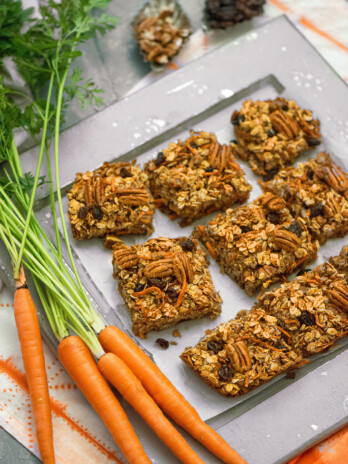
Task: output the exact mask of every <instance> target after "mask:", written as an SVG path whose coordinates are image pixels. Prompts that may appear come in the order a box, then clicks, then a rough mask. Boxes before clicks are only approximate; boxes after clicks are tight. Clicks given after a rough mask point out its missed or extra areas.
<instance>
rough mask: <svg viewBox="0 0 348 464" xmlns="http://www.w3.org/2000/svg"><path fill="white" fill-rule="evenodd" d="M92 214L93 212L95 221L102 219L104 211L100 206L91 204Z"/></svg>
mask: <svg viewBox="0 0 348 464" xmlns="http://www.w3.org/2000/svg"><path fill="white" fill-rule="evenodd" d="M92 214H93V217H94V219H96V220H97V221H100V220H101V219H103V216H104V213H103V211H102V209H101V207H100V206H98V205H95V206H93V209H92Z"/></svg>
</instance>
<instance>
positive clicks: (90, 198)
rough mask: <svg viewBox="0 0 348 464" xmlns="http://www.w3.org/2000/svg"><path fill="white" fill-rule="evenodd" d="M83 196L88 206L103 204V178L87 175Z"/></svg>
mask: <svg viewBox="0 0 348 464" xmlns="http://www.w3.org/2000/svg"><path fill="white" fill-rule="evenodd" d="M84 197H85V203H86V205H87V206H88V207H91V206H93V205H101V204H103V203H104V200H105V185H104V179H103V178H102V177H100V176H92V177H88V179H87V181H86V183H85V191H84Z"/></svg>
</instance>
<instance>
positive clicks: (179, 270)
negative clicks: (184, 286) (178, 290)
mask: <svg viewBox="0 0 348 464" xmlns="http://www.w3.org/2000/svg"><path fill="white" fill-rule="evenodd" d="M173 269H174V274H175V277H176V278H177V279H178V281H179V282H180V283H183V281H184V278H185V276H186V279H187V282H188V283H190V282H192V281H193V277H194V272H193V268H192V264H191V261H190V260H189V258H188V257H187V255H186V254H185V253H183V252H182V251H180V252H178V253H176V255H175V256H174V258H173Z"/></svg>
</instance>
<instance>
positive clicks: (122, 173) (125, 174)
mask: <svg viewBox="0 0 348 464" xmlns="http://www.w3.org/2000/svg"><path fill="white" fill-rule="evenodd" d="M120 176H121V177H132V173H131V172H129V171H128V169H126V168H125V167H123V166H122V168H121V169H120Z"/></svg>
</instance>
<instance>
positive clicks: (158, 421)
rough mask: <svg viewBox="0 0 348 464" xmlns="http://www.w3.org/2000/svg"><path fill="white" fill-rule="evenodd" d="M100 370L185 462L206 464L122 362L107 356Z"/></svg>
mask: <svg viewBox="0 0 348 464" xmlns="http://www.w3.org/2000/svg"><path fill="white" fill-rule="evenodd" d="M98 367H99V369H100V371H101V372H102V374H103V375H104V377H105V378H106V379H107V380H108V381H109V382H110V383H111V384H112V385H113V386H114V387H115V388H116V389H117V390H118V391H119V392H120V393H121V395H122V396H123V398H124V399H125V400H126V401H128V403H129V404H131V405H132V406H133V408H134V409H135V410H136V411H137V412H138V413H139V414H140V416H141V417H142V418H143V419H144V420H145V421H146V423H147V424H148V425H149V426H150V427H151V428H152V430H154V432H155V433H156V434H157V435H158V436H159V438H160V439H161V440H162V441H163V442H164V443H165V444H166V445H167V446H168V448H170V449H171V450H172V451H173V453H174V454H175V456H176V457H177V458H178V459H180V461H181V462H183V463H185V464H204V461H202V459H201V458H200V457H199V456H198V454H196V453H195V452H194V451H193V449H192V448H190V446H189V445H188V444H187V443H186V441H185V440H184V438H183V437H182V436H181V435H180V433H179V432H178V431H177V430H176V428H175V427H173V425H172V424H171V423H170V422H169V420H168V419H167V418H166V417H165V416H164V414H163V413H162V411H161V409H160V408H159V407H158V406H157V404H156V403H155V402H154V400H153V399H152V398H151V396H150V395H149V394H148V393H147V392H146V390H145V388H144V387H143V385H142V383H141V382H140V380H138V379H137V377H136V376H135V375H134V374H133V372H132V371H131V370H130V369H129V367H128V366H127V364H126V363H124V362H123V361H122V359H120V358H119V357H118V356H116V355H115V354H113V353H106V354H104V356H102V357H101V358H100V359H99V362H98Z"/></svg>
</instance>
